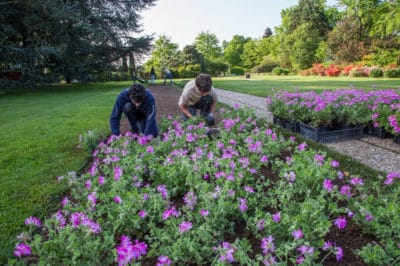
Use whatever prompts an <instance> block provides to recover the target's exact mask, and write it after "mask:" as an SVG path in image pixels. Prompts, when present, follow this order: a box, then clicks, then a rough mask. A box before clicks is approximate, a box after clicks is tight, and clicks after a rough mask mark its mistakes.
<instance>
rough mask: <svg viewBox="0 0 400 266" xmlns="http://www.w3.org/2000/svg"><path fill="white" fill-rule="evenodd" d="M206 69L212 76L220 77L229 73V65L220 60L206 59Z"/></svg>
mask: <svg viewBox="0 0 400 266" xmlns="http://www.w3.org/2000/svg"><path fill="white" fill-rule="evenodd" d="M205 68H206V73H208V74H210V75H211V76H219V75H221V74H224V73H226V72H227V71H228V65H227V64H226V63H224V62H223V61H222V60H220V59H206V61H205Z"/></svg>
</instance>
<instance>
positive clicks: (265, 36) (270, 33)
mask: <svg viewBox="0 0 400 266" xmlns="http://www.w3.org/2000/svg"><path fill="white" fill-rule="evenodd" d="M272 35H273V32H272V30H271V28H270V27H267V28H266V29H265V31H264V35H263V38H268V37H270V36H272Z"/></svg>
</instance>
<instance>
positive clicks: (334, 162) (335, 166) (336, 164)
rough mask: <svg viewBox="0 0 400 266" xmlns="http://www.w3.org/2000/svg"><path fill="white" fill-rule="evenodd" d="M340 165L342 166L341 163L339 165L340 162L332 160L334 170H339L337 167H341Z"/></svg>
mask: <svg viewBox="0 0 400 266" xmlns="http://www.w3.org/2000/svg"><path fill="white" fill-rule="evenodd" d="M339 165H340V163H339V162H338V161H335V160H332V162H331V166H332V167H333V168H337V167H339Z"/></svg>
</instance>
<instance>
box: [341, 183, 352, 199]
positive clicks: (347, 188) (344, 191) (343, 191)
mask: <svg viewBox="0 0 400 266" xmlns="http://www.w3.org/2000/svg"><path fill="white" fill-rule="evenodd" d="M340 194H342V195H344V196H347V197H348V198H351V187H350V186H349V185H345V186H342V187H341V188H340Z"/></svg>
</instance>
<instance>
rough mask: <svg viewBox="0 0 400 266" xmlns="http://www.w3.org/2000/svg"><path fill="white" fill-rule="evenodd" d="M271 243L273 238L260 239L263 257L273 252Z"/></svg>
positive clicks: (273, 247) (273, 248)
mask: <svg viewBox="0 0 400 266" xmlns="http://www.w3.org/2000/svg"><path fill="white" fill-rule="evenodd" d="M273 241H274V238H273V237H272V236H271V235H270V236H268V237H264V238H263V239H261V249H262V251H263V254H264V255H266V254H268V253H272V252H274V251H275V245H274V243H273Z"/></svg>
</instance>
